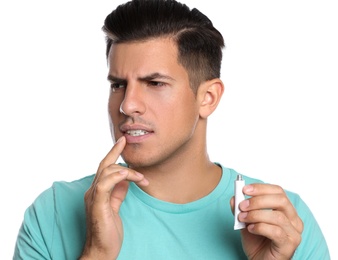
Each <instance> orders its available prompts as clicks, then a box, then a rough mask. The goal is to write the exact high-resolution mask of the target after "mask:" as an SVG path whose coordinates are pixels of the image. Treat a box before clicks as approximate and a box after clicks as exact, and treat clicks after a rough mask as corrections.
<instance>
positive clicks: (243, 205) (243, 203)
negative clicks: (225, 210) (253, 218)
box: [240, 200, 250, 210]
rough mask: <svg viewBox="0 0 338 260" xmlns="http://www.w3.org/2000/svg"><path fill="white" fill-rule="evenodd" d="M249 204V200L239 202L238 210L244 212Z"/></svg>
mask: <svg viewBox="0 0 338 260" xmlns="http://www.w3.org/2000/svg"><path fill="white" fill-rule="evenodd" d="M249 204H250V202H249V200H243V201H242V202H241V206H240V208H241V209H242V210H245V209H247V208H248V207H249Z"/></svg>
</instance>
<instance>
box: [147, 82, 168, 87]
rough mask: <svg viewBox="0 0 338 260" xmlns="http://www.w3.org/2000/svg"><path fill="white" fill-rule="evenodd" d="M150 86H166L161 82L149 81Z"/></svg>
mask: <svg viewBox="0 0 338 260" xmlns="http://www.w3.org/2000/svg"><path fill="white" fill-rule="evenodd" d="M148 85H149V86H151V87H164V86H165V85H166V84H165V83H163V82H159V81H148Z"/></svg>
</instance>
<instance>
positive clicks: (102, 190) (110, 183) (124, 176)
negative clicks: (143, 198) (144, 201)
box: [93, 168, 148, 204]
mask: <svg viewBox="0 0 338 260" xmlns="http://www.w3.org/2000/svg"><path fill="white" fill-rule="evenodd" d="M103 171H109V169H108V168H105V169H104V170H103ZM102 175H103V176H102V177H101V178H99V179H98V180H97V182H96V184H95V185H94V187H93V189H94V192H93V195H94V196H93V199H94V200H95V203H98V204H99V203H103V204H104V203H105V202H107V201H109V199H110V196H111V194H112V192H113V190H114V189H115V186H116V185H118V184H119V183H120V182H123V181H133V182H138V183H140V184H143V185H147V184H148V181H147V180H146V179H145V178H144V175H143V174H141V173H139V172H136V171H134V170H131V169H127V168H124V169H121V170H119V171H117V172H113V173H110V174H104V173H102Z"/></svg>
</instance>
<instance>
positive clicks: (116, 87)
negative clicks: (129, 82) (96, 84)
mask: <svg viewBox="0 0 338 260" xmlns="http://www.w3.org/2000/svg"><path fill="white" fill-rule="evenodd" d="M110 88H111V90H112V91H113V92H117V91H121V90H124V89H125V88H126V84H125V83H119V82H112V83H111V84H110Z"/></svg>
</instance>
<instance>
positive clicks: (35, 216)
mask: <svg viewBox="0 0 338 260" xmlns="http://www.w3.org/2000/svg"><path fill="white" fill-rule="evenodd" d="M53 194H54V193H53V189H52V188H50V189H47V190H45V191H44V192H42V193H41V194H40V195H39V196H38V197H37V198H36V200H35V201H34V202H33V204H32V205H30V206H29V207H28V208H27V209H26V211H25V214H24V220H23V222H22V224H21V227H20V229H19V233H18V237H17V241H16V244H15V250H14V257H13V259H14V260H19V259H25V260H27V259H52V258H51V256H50V253H49V252H50V246H51V241H50V238H52V237H53V236H52V234H53V230H54V223H55V221H54V216H55V214H54V203H53V202H54V198H53ZM46 213H48V215H46ZM41 227H43V228H41Z"/></svg>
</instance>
